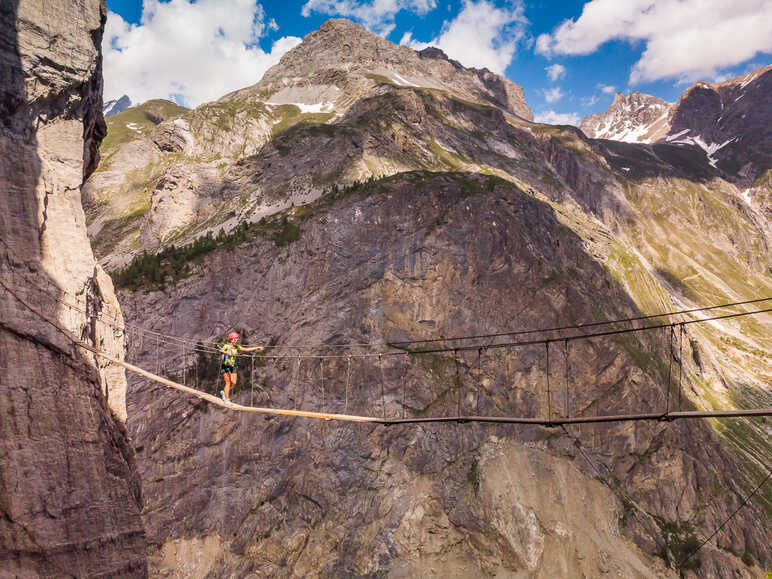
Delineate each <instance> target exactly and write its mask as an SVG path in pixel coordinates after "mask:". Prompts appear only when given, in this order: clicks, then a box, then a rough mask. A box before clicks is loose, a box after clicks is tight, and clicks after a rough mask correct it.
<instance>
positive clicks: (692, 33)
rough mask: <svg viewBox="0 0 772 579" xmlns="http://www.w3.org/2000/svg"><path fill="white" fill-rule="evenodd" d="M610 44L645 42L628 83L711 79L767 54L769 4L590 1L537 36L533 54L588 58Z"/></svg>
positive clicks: (746, 0) (771, 47)
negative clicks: (571, 17)
mask: <svg viewBox="0 0 772 579" xmlns="http://www.w3.org/2000/svg"><path fill="white" fill-rule="evenodd" d="M614 39H620V40H628V41H630V42H636V41H643V42H645V49H644V51H643V54H642V55H641V58H640V60H639V61H638V62H637V63H636V64H635V65H634V66H633V69H632V71H631V72H630V82H631V83H637V82H642V81H649V80H657V79H662V78H675V79H678V80H680V81H692V80H697V79H699V78H703V79H709V78H714V77H715V76H716V75H717V74H718V72H719V71H720V70H721V69H722V68H726V67H729V66H733V65H736V64H739V63H742V62H744V61H746V60H748V59H749V58H753V57H754V55H756V54H758V53H769V52H772V0H735V1H733V2H728V1H727V0H625V1H624V2H620V1H619V0H591V1H590V2H587V3H586V4H585V5H584V8H583V9H582V14H581V16H579V18H578V19H576V20H566V21H564V22H563V23H562V24H561V25H560V26H558V27H557V28H556V29H555V30H554V32H553V33H552V34H542V35H540V36H539V38H538V39H537V41H536V52H537V53H540V54H543V55H545V56H552V55H554V54H590V53H592V52H594V51H595V50H597V48H598V47H599V46H600V45H602V44H604V43H605V42H608V41H609V40H614Z"/></svg>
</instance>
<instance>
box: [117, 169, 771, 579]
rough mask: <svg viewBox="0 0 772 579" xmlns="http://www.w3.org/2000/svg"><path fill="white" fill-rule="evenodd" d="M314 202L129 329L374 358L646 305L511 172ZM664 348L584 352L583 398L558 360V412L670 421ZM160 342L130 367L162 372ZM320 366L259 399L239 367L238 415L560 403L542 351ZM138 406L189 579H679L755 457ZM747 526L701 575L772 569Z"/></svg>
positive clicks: (303, 366)
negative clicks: (225, 336) (238, 578)
mask: <svg viewBox="0 0 772 579" xmlns="http://www.w3.org/2000/svg"><path fill="white" fill-rule="evenodd" d="M319 203H320V204H319V205H315V204H312V205H311V206H309V207H308V208H306V209H305V210H306V211H311V215H310V217H308V218H307V219H305V220H303V221H302V222H300V227H301V228H302V235H301V237H300V238H299V239H298V240H297V241H295V242H294V243H291V244H290V245H287V246H281V247H278V246H276V244H275V243H274V242H273V241H271V240H270V239H265V240H261V239H260V238H257V239H255V240H254V241H253V242H252V243H250V244H246V245H243V246H241V247H239V248H238V249H236V250H233V251H227V252H217V253H215V254H214V255H212V257H211V259H208V260H207V261H206V262H205V263H204V264H203V265H202V267H201V270H196V271H195V272H194V275H193V276H192V277H191V278H188V279H186V280H183V281H181V282H179V283H178V284H176V286H175V287H174V288H171V287H170V288H167V290H166V292H150V293H142V292H137V293H134V294H131V295H129V294H125V308H126V312H127V316H128V318H129V319H130V320H134V319H136V320H143V321H144V323H149V324H151V325H152V324H155V323H157V322H154V321H153V320H163V323H162V324H161V325H156V326H154V327H155V328H156V329H159V330H160V329H161V327H163V328H164V329H165V330H166V331H169V332H171V333H173V334H175V335H185V336H188V337H190V338H191V339H201V340H208V339H211V338H212V337H213V335H216V334H219V333H221V332H223V331H225V330H227V329H228V328H229V327H232V326H235V325H238V326H239V327H243V328H249V333H250V334H249V335H250V336H255V337H258V336H259V337H260V338H258V339H262V340H264V341H268V343H273V342H275V343H280V344H289V345H292V344H298V345H301V344H309V343H320V342H325V341H329V342H340V341H344V342H352V343H361V342H371V343H374V344H379V343H383V342H384V341H387V340H400V339H405V338H407V337H423V336H427V335H431V336H436V335H464V334H468V333H474V332H485V331H486V330H490V331H494V330H495V329H496V328H501V327H538V326H545V325H547V326H549V325H559V323H560V320H566V319H577V320H582V319H594V318H596V317H597V316H598V315H601V314H600V312H603V314H602V315H607V316H609V317H616V316H618V315H635V312H636V311H637V310H636V308H635V306H634V305H633V303H632V302H631V301H630V298H629V296H628V294H627V293H626V290H625V289H624V288H623V287H621V286H620V285H619V284H618V283H617V282H616V281H615V280H614V279H613V278H612V277H611V275H610V274H609V272H608V271H606V270H605V269H604V267H602V266H601V264H600V263H598V262H597V261H596V259H595V258H593V257H592V256H590V255H589V254H588V253H587V252H586V250H585V246H584V244H583V242H582V240H581V239H580V238H578V237H577V236H576V235H575V234H574V233H573V232H572V231H571V230H570V229H568V228H567V227H565V226H564V225H562V224H561V223H560V222H559V221H558V220H557V219H556V216H555V213H554V212H553V210H552V209H551V208H550V207H549V206H548V205H546V204H545V203H543V202H541V201H538V200H536V199H534V198H532V197H531V196H529V195H527V194H525V193H523V192H522V191H520V190H519V189H517V188H516V187H515V186H513V185H512V184H510V183H507V182H505V181H503V180H500V179H497V178H493V177H482V176H477V177H474V176H468V175H462V174H457V173H451V174H434V175H432V174H415V173H408V174H406V175H403V176H395V177H393V178H390V179H388V180H385V181H381V182H378V183H377V184H375V185H373V186H372V188H370V189H368V188H367V187H363V189H362V192H360V193H352V194H350V195H349V196H346V197H343V198H342V199H340V200H338V201H337V202H335V203H333V204H332V205H331V206H329V207H328V206H326V205H325V204H324V203H323V202H321V201H320V202H319ZM568 271H572V272H574V273H572V274H570V277H562V276H561V275H560V274H558V273H556V272H568ZM150 311H152V312H153V316H152V318H151V317H148V316H147V315H146V312H150ZM156 316H157V317H156ZM480 324H483V325H482V326H481V325H480ZM210 332H211V333H210ZM663 339H666V335H663V334H656V335H653V336H650V337H646V338H644V339H643V340H642V341H641V342H637V341H635V340H633V341H631V342H629V343H627V342H626V343H625V344H626V345H625V346H623V347H620V345H619V344H618V343H615V342H614V341H613V340H593V341H591V342H583V343H581V344H579V343H578V344H575V345H573V346H572V349H571V353H570V361H569V364H570V370H568V371H570V376H571V378H570V384H568V386H569V387H570V389H569V392H568V394H569V396H568V398H567V399H566V398H565V387H566V386H567V384H566V382H565V381H564V374H563V372H565V371H566V370H565V369H564V366H563V359H562V358H561V357H560V354H559V353H558V354H557V356H558V358H557V360H558V361H557V362H556V361H555V358H554V357H553V364H554V366H553V369H552V371H551V375H552V380H553V382H552V387H553V389H554V390H553V396H554V397H555V398H554V399H553V402H552V404H553V406H552V412H554V413H557V414H565V413H566V406H565V405H566V404H568V412H569V413H571V414H572V415H575V414H577V413H578V414H594V413H599V414H604V413H612V412H613V413H617V412H631V411H635V410H640V409H641V408H647V409H651V408H661V407H663V406H664V404H665V392H664V390H663V388H662V380H663V379H664V378H663V376H662V375H661V371H662V370H661V368H662V367H663V366H665V364H666V361H665V359H663V358H662V356H663V355H665V356H666V354H665V352H666V351H667V350H666V349H665V347H666V345H665V343H663V342H662V340H663ZM247 340H248V341H251V339H250V337H247ZM558 344H559V343H556V345H555V347H557V348H558V351H559V350H560V348H561V347H562V345H560V347H559V346H558ZM156 347H157V345H154V344H153V342H152V340H147V341H146V342H145V343H144V344H143V345H141V346H137V347H136V348H133V349H132V356H136V359H137V361H138V363H139V364H140V365H143V366H146V367H153V365H154V364H155V356H156V351H155V348H156ZM165 352H166V362H165V368H164V371H165V372H166V373H170V374H172V375H173V376H175V377H176V379H178V380H186V381H187V383H188V384H194V383H195V384H197V385H198V386H199V387H201V388H205V389H209V390H210V391H212V390H214V389H215V388H217V384H219V382H218V381H209V382H205V381H201V382H200V383H197V382H196V380H197V378H196V377H197V376H198V375H197V374H196V372H197V370H196V366H193V365H191V364H192V362H191V357H190V354H188V356H189V357H188V358H187V364H188V367H187V370H186V371H185V372H183V368H184V363H185V359H184V358H183V353H182V352H180V351H177V352H176V353H174V354H171V353H170V352H169V351H168V350H165ZM321 352H326V353H331V352H334V353H336V354H341V355H342V356H343V357H342V358H338V359H327V360H323V361H321V362H320V361H319V359H313V358H312V359H309V358H305V359H303V360H302V361H301V362H300V363H299V364H298V362H297V360H296V359H293V358H291V357H288V358H281V359H279V360H261V361H259V367H258V369H257V370H256V371H255V384H256V387H255V389H254V393H253V391H252V381H251V377H248V375H246V374H242V386H241V387H240V389H239V390H238V392H236V394H235V398H236V400H237V401H239V402H241V403H246V404H249V403H251V402H254V404H256V405H271V406H275V407H281V408H303V409H316V410H326V411H334V412H349V413H356V414H367V415H381V414H384V415H386V416H395V417H396V416H401V415H407V416H427V415H437V416H447V415H455V414H456V413H457V412H458V411H459V410H460V412H461V414H464V413H479V414H482V415H518V416H522V415H526V416H543V415H545V414H546V413H547V411H548V403H547V396H546V376H545V357H544V356H545V352H544V346H543V345H541V346H539V347H531V348H523V349H515V350H508V349H505V348H501V349H494V350H490V351H486V352H485V353H483V354H482V356H481V358H480V359H479V360H478V359H477V352H468V353H459V354H458V357H457V358H455V359H454V356H453V355H452V353H446V354H437V355H423V356H422V355H415V356H396V357H392V356H385V357H383V359H382V360H379V359H378V358H377V357H370V358H353V359H352V362H351V367H350V368H349V367H348V366H347V360H346V357H345V355H346V353H347V352H349V353H350V352H351V351H339V350H332V351H330V350H329V349H322V350H320V351H319V352H314V353H321ZM355 352H356V353H366V352H367V350H365V351H355ZM555 355H556V354H555V350H553V356H555ZM646 359H649V360H651V362H650V363H644V362H643V360H646ZM248 364H249V363H248V362H247V361H245V362H244V364H243V365H244V367H245V370H244V371H245V372H246V371H247V370H246V368H247V367H248ZM556 367H557V369H556ZM658 368H659V369H658ZM349 372H350V385H349V387H348V389H347V387H346V384H347V382H348V380H347V376H348V375H349ZM459 375H460V376H461V379H460V381H459V379H458V378H457V376H459ZM322 376H323V377H322ZM216 380H219V378H217V379H216ZM381 384H383V394H382V393H381ZM322 386H323V387H322ZM129 414H130V417H131V418H130V431H131V432H132V435H133V437H134V439H135V442H136V444H137V445H138V446H139V448H140V454H139V456H140V461H139V464H140V468H141V471H142V477H143V480H144V481H145V491H146V495H147V497H148V501H147V505H146V511H145V520H146V522H147V526H148V533H149V536H150V541H151V544H152V547H151V561H152V566H153V567H152V568H153V569H155V570H157V571H158V572H164V573H165V572H169V573H172V574H177V575H176V576H182V575H183V574H185V573H190V574H196V575H205V574H209V575H210V576H227V575H229V574H233V573H236V574H240V575H248V574H255V575H258V576H259V575H275V576H286V577H291V576H304V575H309V574H310V575H319V576H351V575H353V576H370V575H374V574H384V575H389V576H440V575H448V574H450V575H459V576H460V575H463V576H469V575H480V574H487V575H492V576H496V575H504V576H507V575H517V574H523V575H526V576H543V577H551V576H555V575H556V574H557V575H560V574H563V575H566V576H572V575H575V574H586V575H589V576H594V575H601V574H604V573H609V572H611V573H619V574H622V575H624V576H632V577H650V576H658V575H661V576H674V575H675V573H674V572H673V571H672V570H668V569H667V568H666V567H665V564H664V562H663V560H662V559H660V557H662V556H663V555H664V556H665V557H670V558H671V560H672V559H673V558H675V559H676V560H677V559H678V557H680V556H681V553H682V551H681V550H679V549H683V545H684V544H685V542H686V541H687V539H688V537H689V529H690V528H692V527H691V525H694V528H706V529H708V528H713V526H714V525H715V524H716V523H718V522H720V521H721V520H722V519H723V518H725V517H726V516H728V514H729V513H731V511H732V510H733V509H734V508H736V506H737V505H738V504H739V500H740V499H739V497H740V496H742V492H743V490H742V484H741V483H740V482H739V481H736V480H734V479H733V474H732V473H734V472H737V469H738V468H739V466H738V463H737V462H736V460H737V459H736V458H734V457H733V456H732V455H731V453H729V452H728V451H727V450H726V449H725V448H724V447H722V444H721V443H720V441H719V440H718V437H717V435H716V434H715V433H713V432H712V431H711V429H710V428H709V427H708V426H707V425H706V424H699V423H690V424H684V423H675V424H672V425H671V424H661V423H626V424H617V425H609V426H597V427H587V426H585V427H581V428H572V429H569V430H568V431H567V432H564V431H560V430H548V429H542V428H539V427H528V426H480V425H452V424H447V425H425V426H410V427H407V426H406V427H389V428H385V427H378V426H367V425H350V424H339V423H325V422H313V421H306V420H302V419H286V418H263V417H259V416H254V415H239V414H235V413H230V412H223V411H221V410H220V409H217V408H213V407H209V406H207V405H206V404H205V403H202V402H198V401H193V400H191V399H189V398H187V397H185V396H182V395H179V394H176V393H173V392H168V391H165V390H163V389H159V388H157V387H155V386H152V385H148V384H143V383H134V385H133V386H132V389H131V396H130V413H129ZM577 444H578V445H579V446H577ZM587 457H589V460H588V458H587ZM727 488H728V489H731V490H730V491H729V492H728V493H727V492H726V489H727ZM738 517H739V518H736V519H735V520H734V521H733V522H732V524H731V528H732V531H731V532H730V533H729V534H727V535H724V536H722V538H721V539H720V546H721V549H711V550H710V551H707V552H705V553H703V554H702V555H701V558H702V561H703V563H702V564H703V565H704V566H705V567H702V569H709V568H713V569H714V572H709V573H707V575H706V576H720V574H721V573H723V572H724V571H723V570H726V569H735V568H737V569H740V570H741V571H740V572H741V574H744V576H746V577H750V576H751V575H750V574H749V573H750V572H749V571H748V570H747V569H746V567H745V565H744V564H742V563H740V562H738V561H739V559H738V558H737V556H733V555H732V554H731V553H739V554H742V553H744V552H746V551H748V552H752V553H754V555H752V556H753V557H758V560H759V561H768V560H769V558H770V552H769V550H768V547H767V539H768V533H769V529H768V527H767V526H765V525H764V524H757V523H756V521H763V520H764V519H765V517H766V514H765V512H764V511H763V507H761V506H759V505H755V506H753V507H752V508H751V509H749V510H748V511H745V510H743V511H741V514H738ZM686 521H688V524H687V522H686ZM664 529H675V530H674V532H673V534H672V535H668V534H667V533H666V532H665V530H664ZM195 550H200V551H199V555H197V556H196V558H195V559H191V558H190V557H189V554H190V553H192V552H193V551H195ZM177 569H185V571H184V573H183V572H181V571H177Z"/></svg>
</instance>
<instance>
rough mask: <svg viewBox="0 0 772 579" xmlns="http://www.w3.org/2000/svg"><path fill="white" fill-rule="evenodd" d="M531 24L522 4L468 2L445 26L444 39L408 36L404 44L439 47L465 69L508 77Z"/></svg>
mask: <svg viewBox="0 0 772 579" xmlns="http://www.w3.org/2000/svg"><path fill="white" fill-rule="evenodd" d="M527 24H528V21H527V20H526V18H525V16H523V4H522V1H516V2H512V3H510V4H509V5H508V6H507V7H498V6H496V5H495V4H493V3H492V2H487V1H486V0H480V1H479V2H475V1H473V0H464V4H463V7H462V9H461V11H460V12H459V13H458V14H457V15H456V17H455V18H454V19H453V20H450V21H446V22H445V23H444V24H443V25H442V31H441V32H440V35H439V36H438V37H437V38H435V39H434V40H431V41H429V42H421V41H418V40H415V39H413V38H412V35H411V34H410V33H406V34H405V35H404V36H403V37H402V40H401V41H400V44H406V45H407V46H410V47H411V48H414V49H415V50H421V49H423V48H426V47H427V46H436V47H437V48H440V49H441V50H443V51H444V52H445V54H447V55H448V56H449V57H450V58H453V59H455V60H457V61H459V62H460V63H461V64H463V65H464V66H469V67H475V68H487V69H489V70H491V71H493V72H496V73H499V74H504V71H505V70H506V69H507V67H508V66H509V63H510V62H512V58H513V57H514V55H515V52H516V50H517V44H518V42H520V41H521V40H522V39H523V37H524V35H525V27H526V25H527Z"/></svg>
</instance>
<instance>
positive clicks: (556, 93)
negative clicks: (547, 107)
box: [544, 86, 563, 103]
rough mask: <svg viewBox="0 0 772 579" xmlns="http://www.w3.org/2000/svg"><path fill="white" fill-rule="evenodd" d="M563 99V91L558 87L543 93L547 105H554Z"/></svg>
mask: <svg viewBox="0 0 772 579" xmlns="http://www.w3.org/2000/svg"><path fill="white" fill-rule="evenodd" d="M562 98H563V91H562V90H560V87H559V86H556V87H554V88H551V89H549V90H545V91H544V100H545V101H547V102H548V103H554V102H557V101H559V100H560V99H562Z"/></svg>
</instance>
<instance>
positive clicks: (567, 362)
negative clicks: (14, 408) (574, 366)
mask: <svg viewBox="0 0 772 579" xmlns="http://www.w3.org/2000/svg"><path fill="white" fill-rule="evenodd" d="M563 353H564V355H565V370H566V375H565V377H564V379H563V382H564V384H565V387H566V418H570V417H571V404H570V402H569V398H568V397H569V391H568V376H569V374H570V370H569V369H570V365H571V361H570V360H569V356H570V355H571V353H570V352H569V351H568V340H563Z"/></svg>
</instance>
